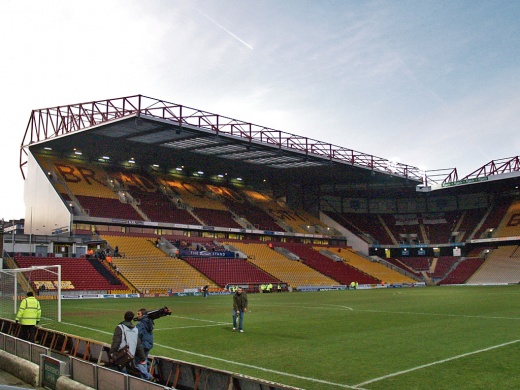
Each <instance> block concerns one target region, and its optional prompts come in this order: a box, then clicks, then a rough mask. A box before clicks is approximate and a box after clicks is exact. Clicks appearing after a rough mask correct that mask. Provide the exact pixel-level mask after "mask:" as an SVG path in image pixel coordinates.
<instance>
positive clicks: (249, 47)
mask: <svg viewBox="0 0 520 390" xmlns="http://www.w3.org/2000/svg"><path fill="white" fill-rule="evenodd" d="M196 11H197V12H199V13H200V14H201V15H203V16H205V17H206V18H207V19H208V20H209V21H211V22H213V23H214V24H215V25H216V26H217V27H220V28H221V29H222V30H224V31H225V32H227V33H228V34H229V35H231V36H232V37H233V38H235V39H236V40H237V41H239V42H240V43H242V44H243V45H245V46H246V47H247V48H248V49H251V50H253V46H251V45H249V44H248V43H247V42H244V41H243V40H242V39H240V38H239V37H237V36H236V35H235V34H233V33H232V32H231V31H229V30H228V29H227V28H225V27H224V26H222V25H221V24H219V23H217V21H215V20H214V19H212V18H210V17H209V16H208V15H206V14H205V13H204V12H202V11H200V10H198V9H196Z"/></svg>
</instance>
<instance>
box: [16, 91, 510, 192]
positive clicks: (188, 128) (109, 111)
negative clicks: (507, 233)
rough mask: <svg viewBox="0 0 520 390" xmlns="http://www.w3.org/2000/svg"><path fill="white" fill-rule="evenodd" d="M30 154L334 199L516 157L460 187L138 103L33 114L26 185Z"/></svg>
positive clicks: (254, 128)
mask: <svg viewBox="0 0 520 390" xmlns="http://www.w3.org/2000/svg"><path fill="white" fill-rule="evenodd" d="M28 148H31V150H32V151H33V152H36V153H45V152H46V151H50V150H52V154H54V155H59V156H62V157H75V156H76V157H77V156H78V155H79V154H81V155H82V158H84V159H87V160H90V161H105V162H107V161H108V162H110V163H115V164H118V163H119V164H121V163H131V164H135V165H136V166H139V167H141V168H145V167H159V168H160V169H161V170H172V169H176V168H177V169H183V170H185V171H186V174H190V173H194V172H204V174H205V175H217V174H229V175H233V176H234V177H236V178H238V177H240V178H242V179H243V180H245V181H246V182H250V183H251V182H259V181H263V180H269V181H271V182H272V181H279V182H280V181H284V182H286V183H288V182H292V181H294V182H299V183H310V184H312V185H321V184H326V185H328V188H331V189H332V190H330V191H326V192H331V193H332V192H333V193H338V192H341V191H342V188H343V190H346V191H352V190H354V191H358V190H361V191H364V190H380V189H381V188H405V189H408V190H409V189H415V188H417V190H418V191H422V192H428V191H431V190H436V189H445V188H448V187H453V186H460V185H465V184H471V183H477V182H481V181H485V180H487V178H490V177H492V178H493V180H500V179H501V178H504V179H509V178H512V177H515V178H516V179H517V177H518V176H519V175H520V162H519V161H520V159H519V157H513V158H507V159H502V160H496V161H491V162H490V163H488V164H486V165H484V166H483V167H481V168H479V169H477V170H475V171H474V172H472V173H471V174H469V175H467V176H466V177H464V178H462V179H459V178H458V175H457V170H456V169H454V168H450V169H447V170H437V171H428V172H423V171H421V170H420V169H419V168H417V167H414V166H411V165H406V164H403V163H396V162H392V161H390V160H388V159H385V158H382V157H377V156H374V155H371V154H366V153H362V152H358V151H355V150H352V149H349V148H346V147H341V146H336V145H332V144H329V143H326V142H322V141H318V140H315V139H311V138H307V137H302V136H299V135H295V134H290V133H286V132H283V131H280V130H275V129H271V128H267V127H263V126H259V125H255V124H252V123H250V122H245V121H242V120H237V119H232V118H229V117H225V116H222V115H218V114H213V113H209V112H206V111H202V110H199V109H194V108H190V107H186V106H182V105H180V104H175V103H169V102H166V101H163V100H157V99H153V98H150V97H147V96H143V95H134V96H127V97H121V98H115V99H107V100H100V101H92V102H87V103H78V104H71V105H66V106H58V107H52V108H44V109H38V110H33V111H32V113H31V117H30V119H29V123H28V125H27V128H26V131H25V134H24V138H23V141H22V145H21V148H20V169H21V171H22V175H23V176H24V178H25V173H24V169H25V167H26V164H27V156H28Z"/></svg>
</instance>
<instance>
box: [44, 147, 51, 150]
mask: <svg viewBox="0 0 520 390" xmlns="http://www.w3.org/2000/svg"><path fill="white" fill-rule="evenodd" d="M43 149H45V150H52V148H49V147H48V146H45V147H44V148H43Z"/></svg>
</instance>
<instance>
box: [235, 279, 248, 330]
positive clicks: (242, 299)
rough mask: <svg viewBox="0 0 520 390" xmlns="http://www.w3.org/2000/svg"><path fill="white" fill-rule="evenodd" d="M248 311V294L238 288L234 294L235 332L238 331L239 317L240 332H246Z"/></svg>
mask: <svg viewBox="0 0 520 390" xmlns="http://www.w3.org/2000/svg"><path fill="white" fill-rule="evenodd" d="M246 311H247V293H246V292H245V291H242V287H240V286H239V287H238V288H237V290H236V292H235V293H234V294H233V330H237V317H239V322H238V331H239V332H240V333H242V332H244V328H243V325H244V313H245V312H246Z"/></svg>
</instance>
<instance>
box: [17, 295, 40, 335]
mask: <svg viewBox="0 0 520 390" xmlns="http://www.w3.org/2000/svg"><path fill="white" fill-rule="evenodd" d="M41 315H42V309H41V307H40V302H38V300H37V299H36V298H35V297H34V294H33V292H32V291H29V292H28V293H27V298H24V299H23V300H22V302H21V303H20V307H19V308H18V313H17V314H16V323H17V324H18V323H20V325H21V326H22V329H21V331H20V338H21V339H23V340H26V341H30V342H31V343H34V336H35V334H36V325H37V324H39V323H40V318H41Z"/></svg>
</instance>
